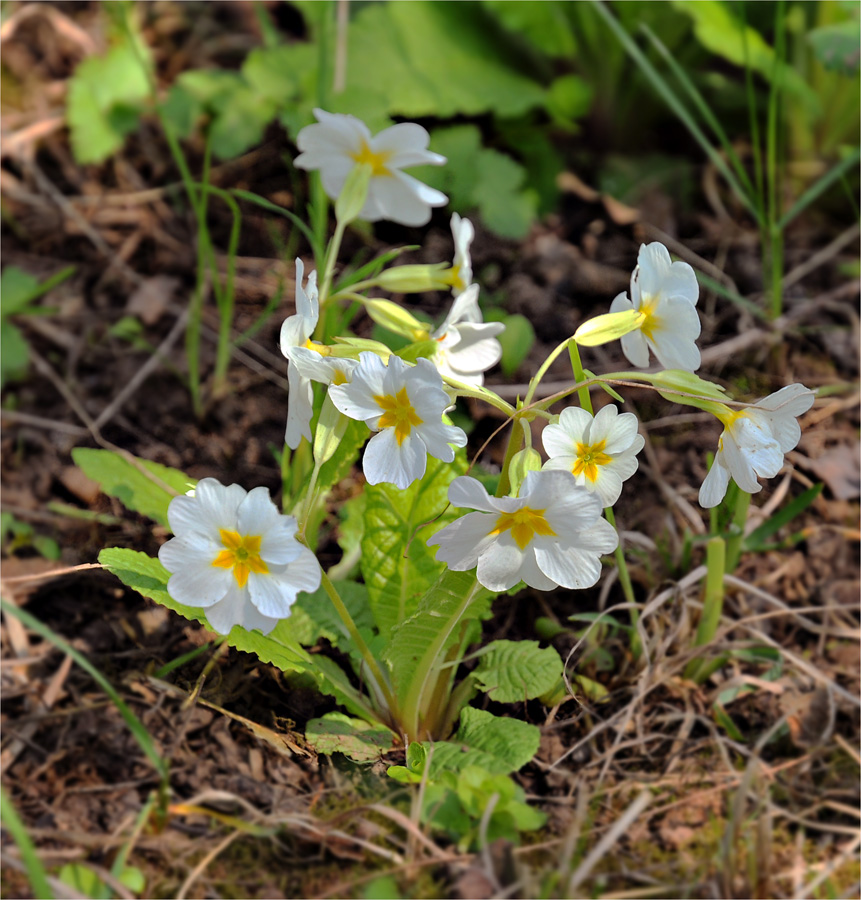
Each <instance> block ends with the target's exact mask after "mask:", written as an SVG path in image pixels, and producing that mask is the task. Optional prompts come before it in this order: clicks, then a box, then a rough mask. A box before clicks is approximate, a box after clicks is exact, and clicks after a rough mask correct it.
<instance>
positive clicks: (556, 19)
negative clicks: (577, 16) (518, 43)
mask: <svg viewBox="0 0 861 900" xmlns="http://www.w3.org/2000/svg"><path fill="white" fill-rule="evenodd" d="M567 5H568V4H567V2H561V0H543V2H542V3H536V2H535V0H485V6H487V7H488V8H490V9H492V10H493V11H494V12H495V13H496V15H497V16H499V18H500V20H501V21H502V24H503V25H505V27H506V28H508V29H509V31H512V32H514V33H515V34H517V35H520V36H522V37H525V38H526V39H527V40H528V41H530V42H531V43H532V44H533V45H534V46H535V47H536V48H537V49H539V50H541V51H542V52H543V53H546V54H547V55H548V56H557V57H565V58H568V59H570V58H571V57H573V56H574V53H575V51H576V49H577V42H576V40H575V38H574V33H573V31H572V30H571V22H570V20H569V18H568V16H567V14H566V11H565V7H566V6H567Z"/></svg>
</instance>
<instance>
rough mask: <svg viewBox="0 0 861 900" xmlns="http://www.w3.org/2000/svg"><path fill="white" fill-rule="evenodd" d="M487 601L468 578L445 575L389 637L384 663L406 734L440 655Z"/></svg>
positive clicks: (487, 596) (466, 574)
mask: <svg viewBox="0 0 861 900" xmlns="http://www.w3.org/2000/svg"><path fill="white" fill-rule="evenodd" d="M492 597H493V595H492V594H491V592H490V591H488V590H486V589H485V588H483V587H482V586H481V585H480V584H479V583H478V581H476V578H475V574H474V573H472V572H453V571H451V569H446V570H445V571H444V572H443V574H442V575H441V576H440V578H439V580H438V581H437V582H436V584H434V585H433V586H432V587H431V588H430V589H429V590H428V591H427V593H426V594H425V595H424V597H423V598H422V600H421V602H420V603H419V606H418V609H417V610H416V612H415V614H414V615H413V616H412V617H410V618H409V619H407V620H406V622H404V623H402V624H401V625H398V626H397V627H396V628H395V629H394V631H393V632H392V636H391V640H390V641H389V645H388V647H386V650H385V658H386V661H387V662H388V664H389V668H390V670H391V673H392V683H393V684H394V687H395V692H396V693H397V695H398V697H399V698H400V699H401V701H402V704H403V706H402V709H403V711H404V713H405V715H407V716H409V717H411V721H410V722H409V725H410V728H409V729H408V730H409V733H410V734H416V733H417V732H418V726H419V719H420V715H421V710H420V705H421V703H422V699H423V695H424V691H425V690H426V688H427V686H428V685H429V684H430V683H432V681H433V680H434V679H435V678H436V676H437V674H438V672H439V666H440V664H441V663H442V661H443V659H444V657H445V653H446V651H447V650H448V649H449V648H450V647H451V646H452V645H453V644H454V643H455V642H456V641H458V640H459V639H460V637H461V635H462V629H463V626H464V623H470V622H473V623H474V622H475V621H476V620H477V619H479V618H481V616H483V615H484V614H485V612H486V611H487V610H488V608H489V606H490V601H491V599H492Z"/></svg>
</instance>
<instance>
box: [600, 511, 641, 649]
mask: <svg viewBox="0 0 861 900" xmlns="http://www.w3.org/2000/svg"><path fill="white" fill-rule="evenodd" d="M604 515H605V516H606V517H607V521H608V522H609V523H610V524H611V525H612V526H613V528H615V529H616V533H617V534H618V535H619V543H618V544H617V545H616V550H615V556H616V569H617V570H618V572H619V583H620V584H621V585H622V593H623V594H624V595H625V600H626V602H627V603H629V604H631V625H632V627H633V629H634V631H633V632H632V634H631V653H632V654H633V656H634V659H639V658H640V654H641V653H642V651H643V648H642V646H641V645H640V635H639V634H638V633H637V622H639V620H640V614H639V612H638V610H637V606H636V603H637V600H636V598H635V597H634V585H633V584H632V583H631V573H630V572H629V571H628V563H627V562H626V561H625V550H624V548H623V547H622V532H621V531H619V529H618V528H617V527H616V516H615V514H614V513H613V507H612V506H608V507H607V508H606V509H605V510H604Z"/></svg>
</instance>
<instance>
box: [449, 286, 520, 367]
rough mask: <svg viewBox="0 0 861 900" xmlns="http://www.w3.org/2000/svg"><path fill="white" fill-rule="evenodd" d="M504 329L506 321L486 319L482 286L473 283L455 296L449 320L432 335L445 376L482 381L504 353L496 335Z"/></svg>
mask: <svg viewBox="0 0 861 900" xmlns="http://www.w3.org/2000/svg"><path fill="white" fill-rule="evenodd" d="M503 331H505V325H503V324H502V322H482V320H481V310H480V309H479V308H478V285H477V284H473V285H470V287H469V288H467V290H466V291H464V292H463V293H462V294H461V295H460V296H459V297H457V298H456V299H455V301H454V303H453V304H452V307H451V309H450V310H449V313H448V315H447V316H446V317H445V321H444V322H443V323H442V325H440V326H439V328H437V329H436V331H434V333H433V334H432V335H431V337H432V338H433V339H434V340H435V341H436V342H437V346H436V353H434V355H433V357H432V361H433V364H434V365H435V366H436V367H437V369H438V370H439V372H440V374H441V375H442V376H443V377H444V378H454V379H455V380H457V381H463V382H466V383H467V384H482V383H483V382H484V372H485V371H487V369H489V368H490V367H491V366H493V365H495V364H496V363H497V362H499V359H500V357H501V356H502V345H501V344H500V343H499V341H498V340H496V335H497V334H500V333H501V332H503Z"/></svg>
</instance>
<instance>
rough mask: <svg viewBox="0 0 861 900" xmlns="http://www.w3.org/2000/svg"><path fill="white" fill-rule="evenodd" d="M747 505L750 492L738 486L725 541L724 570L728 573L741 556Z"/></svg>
mask: <svg viewBox="0 0 861 900" xmlns="http://www.w3.org/2000/svg"><path fill="white" fill-rule="evenodd" d="M749 507H750V494H749V493H748V492H747V491H743V490H742V489H741V488H739V489H738V494H737V495H736V499H735V509H734V510H733V514H732V522H731V523H730V527H729V536H728V537H727V542H726V571H727V572H729V573H730V574H732V573H733V572H734V571H735V570H736V568H737V567H738V561H739V558H740V557H741V545H742V543H743V542H744V526H745V523H746V522H747V511H748V508H749Z"/></svg>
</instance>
